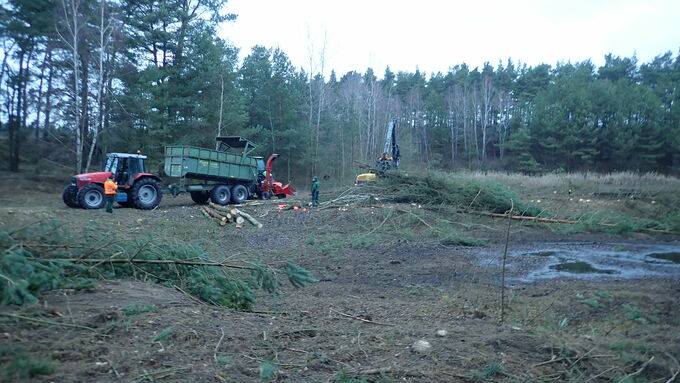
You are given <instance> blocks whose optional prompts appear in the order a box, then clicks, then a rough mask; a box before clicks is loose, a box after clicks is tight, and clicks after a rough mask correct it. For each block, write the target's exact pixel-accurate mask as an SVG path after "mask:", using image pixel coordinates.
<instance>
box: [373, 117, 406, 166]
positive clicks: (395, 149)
mask: <svg viewBox="0 0 680 383" xmlns="http://www.w3.org/2000/svg"><path fill="white" fill-rule="evenodd" d="M400 159H401V153H399V144H398V143H397V123H396V121H395V120H390V122H389V123H388V124H387V134H386V135H385V148H384V150H383V153H382V155H381V156H380V158H379V159H378V168H379V169H380V170H381V171H385V170H389V169H392V168H394V169H399V160H400Z"/></svg>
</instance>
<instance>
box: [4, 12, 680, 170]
mask: <svg viewBox="0 0 680 383" xmlns="http://www.w3.org/2000/svg"><path fill="white" fill-rule="evenodd" d="M225 3H226V1H225V0H209V1H191V0H171V1H151V0H143V1H140V0H123V1H94V0H11V1H9V2H7V3H6V4H5V5H4V6H3V7H2V13H1V14H0V30H1V31H2V33H1V36H0V38H1V39H2V71H1V72H0V94H1V100H2V102H1V107H0V123H1V125H0V135H2V136H6V137H7V140H6V141H5V143H4V144H3V145H4V148H3V151H2V153H3V154H2V158H1V159H0V160H2V161H3V166H5V167H7V168H9V169H10V170H13V171H16V170H17V169H19V168H20V166H21V163H22V161H26V160H27V159H29V160H32V159H33V158H42V159H43V160H44V161H54V162H57V163H61V164H68V165H69V166H71V167H73V169H74V170H75V171H76V172H77V173H79V172H81V171H83V170H89V169H91V168H92V167H93V166H95V164H99V162H100V159H101V155H102V153H104V152H107V151H109V152H110V151H120V152H131V151H135V150H138V149H139V150H141V151H142V152H144V153H147V154H149V155H150V156H151V157H152V158H158V159H160V158H161V156H162V148H163V146H164V145H169V144H182V145H197V146H204V147H210V146H213V145H214V141H213V140H214V137H215V136H216V135H218V134H219V135H240V136H245V137H248V138H249V139H251V140H253V141H254V142H256V143H258V144H259V145H260V146H259V151H260V152H261V153H272V152H279V153H281V154H282V155H284V156H285V169H284V168H282V170H283V172H284V174H285V175H286V176H288V178H293V179H295V178H296V177H305V179H306V177H307V176H309V175H311V174H312V173H314V174H317V173H318V174H320V175H321V174H322V175H329V176H330V177H332V178H334V179H336V180H342V181H347V180H351V179H352V177H353V176H354V175H355V174H354V173H355V172H356V169H355V167H354V161H360V162H372V161H373V159H374V158H375V157H376V156H377V155H379V152H381V147H382V143H383V141H384V135H385V126H386V124H387V122H388V121H389V120H391V119H396V121H397V122H398V126H399V135H400V137H399V138H400V142H401V148H402V155H403V156H404V159H405V160H404V163H405V164H407V165H406V166H408V167H410V168H413V169H442V170H451V169H459V168H470V169H482V170H489V169H494V170H511V171H519V172H525V173H541V172H546V171H558V172H559V171H566V172H573V171H583V170H592V171H598V172H610V171H624V170H630V171H635V172H647V171H654V172H659V173H677V171H678V167H679V166H680V158H679V154H678V153H679V152H680V138H679V137H680V103H679V102H678V99H679V98H680V91H679V90H678V89H679V87H678V83H679V82H680V58H679V57H678V55H677V52H659V54H658V56H657V57H655V58H654V59H653V60H651V61H650V62H639V61H638V60H637V59H636V57H634V56H633V57H619V56H614V55H611V54H608V55H606V58H605V63H604V65H602V66H600V67H597V66H595V65H593V64H592V63H591V62H590V61H584V62H560V63H556V64H541V65H536V66H527V65H524V64H522V63H521V61H512V60H507V61H506V62H498V63H491V62H488V63H486V64H484V66H482V67H474V68H473V67H470V66H468V65H466V64H465V63H464V62H461V63H456V62H452V63H451V66H450V69H449V70H448V71H447V72H446V73H422V72H420V71H418V70H416V71H415V72H398V73H394V72H392V71H391V70H390V69H389V67H387V68H377V69H376V68H357V71H351V72H348V73H336V72H334V71H332V70H329V68H324V66H323V62H324V61H323V56H322V54H321V53H319V52H310V62H311V63H313V65H310V67H305V68H303V67H296V66H294V65H293V64H292V63H291V61H290V59H289V58H288V56H287V55H286V52H284V51H281V50H279V49H273V48H267V47H264V46H256V47H254V48H253V49H252V50H251V51H250V52H248V54H247V55H246V56H245V58H244V59H243V60H239V59H238V51H237V48H236V47H234V46H233V45H231V44H230V42H229V40H228V38H227V39H226V40H225V39H220V38H218V37H217V33H216V31H217V29H218V27H219V26H220V25H221V24H223V23H230V22H234V20H235V18H236V17H237V15H232V14H224V11H223V10H222V9H223V6H224V5H225ZM519 59H520V60H521V58H519ZM383 69H384V71H383ZM279 166H281V165H279ZM95 167H96V166H95ZM282 170H279V172H281V171H282Z"/></svg>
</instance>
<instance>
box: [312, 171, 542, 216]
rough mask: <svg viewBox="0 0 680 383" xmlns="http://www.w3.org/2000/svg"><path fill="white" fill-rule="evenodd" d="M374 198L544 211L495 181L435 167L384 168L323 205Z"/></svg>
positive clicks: (369, 201)
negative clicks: (422, 171)
mask: <svg viewBox="0 0 680 383" xmlns="http://www.w3.org/2000/svg"><path fill="white" fill-rule="evenodd" d="M375 201H391V202H398V203H414V204H419V205H448V206H452V207H456V208H459V209H462V210H466V211H469V210H472V211H475V210H476V211H486V212H491V213H501V214H503V213H507V212H508V211H510V210H511V209H512V210H513V211H514V212H515V213H519V214H520V215H528V216H534V217H538V216H543V215H544V214H543V212H542V210H541V208H540V207H539V206H537V205H534V204H530V203H525V202H523V201H522V200H521V199H520V197H519V195H518V194H517V193H515V192H514V191H512V190H510V189H509V188H508V187H507V186H505V185H503V184H501V183H499V182H495V181H490V180H478V179H474V178H469V177H465V176H460V175H456V174H452V173H445V172H438V171H430V172H428V173H426V174H424V175H420V174H410V173H406V172H402V171H389V172H384V173H383V174H381V176H380V177H378V179H377V180H376V181H375V182H371V183H368V184H366V185H365V186H363V187H359V188H352V189H349V190H347V191H345V192H343V193H342V194H341V195H340V196H338V197H337V198H335V199H333V200H331V201H327V202H326V203H325V205H326V206H341V205H361V204H372V203H374V202H375ZM322 205H324V204H322Z"/></svg>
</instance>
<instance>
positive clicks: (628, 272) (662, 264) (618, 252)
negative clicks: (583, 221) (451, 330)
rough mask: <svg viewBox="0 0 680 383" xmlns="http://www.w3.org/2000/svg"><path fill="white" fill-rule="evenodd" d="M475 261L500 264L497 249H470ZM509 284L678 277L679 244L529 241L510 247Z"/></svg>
mask: <svg viewBox="0 0 680 383" xmlns="http://www.w3.org/2000/svg"><path fill="white" fill-rule="evenodd" d="M470 253H471V255H472V256H473V257H474V259H475V263H477V264H478V265H482V266H489V267H500V266H501V257H502V253H499V251H498V250H495V251H493V252H492V251H490V250H489V249H474V250H473V249H471V250H470ZM506 267H507V269H506V270H507V276H506V280H507V281H508V283H509V284H511V285H512V284H525V283H533V282H538V281H541V280H549V279H557V278H577V279H638V278H666V279H680V245H666V244H645V243H595V242H572V243H531V244H528V245H523V246H521V247H515V248H512V247H511V248H509V249H508V257H507V260H506Z"/></svg>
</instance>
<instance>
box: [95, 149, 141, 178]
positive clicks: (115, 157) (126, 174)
mask: <svg viewBox="0 0 680 383" xmlns="http://www.w3.org/2000/svg"><path fill="white" fill-rule="evenodd" d="M145 160H146V156H145V155H142V154H128V153H108V154H107V155H106V158H105V159H104V166H103V170H104V171H105V172H111V174H112V175H113V180H114V181H115V182H116V183H117V184H118V185H121V186H123V185H128V186H129V185H130V182H131V181H134V180H135V176H136V175H137V174H140V173H146V166H145Z"/></svg>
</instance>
